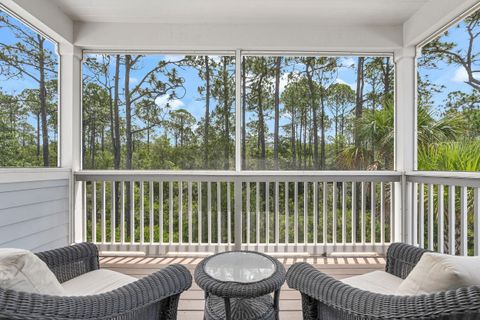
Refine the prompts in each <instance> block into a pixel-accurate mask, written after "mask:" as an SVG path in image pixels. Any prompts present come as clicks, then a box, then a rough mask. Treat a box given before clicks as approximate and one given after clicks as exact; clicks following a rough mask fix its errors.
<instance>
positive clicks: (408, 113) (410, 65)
mask: <svg viewBox="0 0 480 320" xmlns="http://www.w3.org/2000/svg"><path fill="white" fill-rule="evenodd" d="M416 57H417V51H416V48H415V47H406V48H401V49H399V50H397V51H395V56H394V61H395V66H396V68H395V70H396V71H395V72H396V73H395V74H396V96H395V97H396V105H395V126H394V128H395V170H397V171H400V172H408V171H412V170H415V169H416V158H417V157H416V156H417V155H416V150H417V147H416V145H417V139H416V131H417V128H416V126H417V118H416V114H417V112H416V111H417V110H416V109H417V107H416V105H417V104H416V95H417V89H416V88H417V74H416ZM407 190H408V188H407V187H406V182H405V180H403V183H402V182H397V183H395V190H394V192H395V215H394V219H395V230H394V239H393V240H394V241H403V242H406V243H411V242H412V232H411V230H412V228H411V224H412V217H411V214H412V201H411V197H408V191H407Z"/></svg>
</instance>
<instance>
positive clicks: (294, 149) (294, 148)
mask: <svg viewBox="0 0 480 320" xmlns="http://www.w3.org/2000/svg"><path fill="white" fill-rule="evenodd" d="M291 130H292V133H291V135H292V138H291V144H292V157H293V169H297V142H296V138H295V133H296V131H297V126H296V124H295V110H294V109H293V108H292V124H291Z"/></svg>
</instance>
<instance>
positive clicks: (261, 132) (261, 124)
mask: <svg viewBox="0 0 480 320" xmlns="http://www.w3.org/2000/svg"><path fill="white" fill-rule="evenodd" d="M263 76H264V75H263V74H262V75H261V76H260V80H259V81H258V87H257V94H258V143H259V146H260V169H265V158H266V150H265V117H264V114H263V96H262V83H263Z"/></svg>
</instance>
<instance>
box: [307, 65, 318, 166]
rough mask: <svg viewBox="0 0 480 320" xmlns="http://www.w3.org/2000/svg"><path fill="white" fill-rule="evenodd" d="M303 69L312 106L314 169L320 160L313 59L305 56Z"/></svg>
mask: <svg viewBox="0 0 480 320" xmlns="http://www.w3.org/2000/svg"><path fill="white" fill-rule="evenodd" d="M307 59H308V60H307V63H306V66H305V71H306V74H307V80H308V88H309V91H310V108H312V124H313V165H314V168H315V169H319V168H320V162H319V157H318V118H317V105H316V99H315V84H314V82H313V66H312V63H314V61H313V60H312V58H307Z"/></svg>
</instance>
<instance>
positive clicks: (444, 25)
mask: <svg viewBox="0 0 480 320" xmlns="http://www.w3.org/2000/svg"><path fill="white" fill-rule="evenodd" d="M479 5H480V3H479V1H478V0H434V1H430V2H428V3H426V4H425V5H424V6H423V7H421V8H420V9H419V10H418V11H417V12H416V13H415V14H414V15H413V16H412V17H410V19H408V20H407V21H406V22H405V24H404V26H403V43H404V46H418V45H420V46H421V45H423V44H425V43H426V42H428V41H429V40H431V39H433V38H435V37H436V36H438V34H440V33H441V32H443V31H445V30H446V29H448V28H449V27H450V26H452V25H453V24H455V23H456V22H458V21H459V20H461V19H463V18H464V17H465V16H466V15H468V14H469V13H471V12H472V10H475V9H478V8H479Z"/></svg>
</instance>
